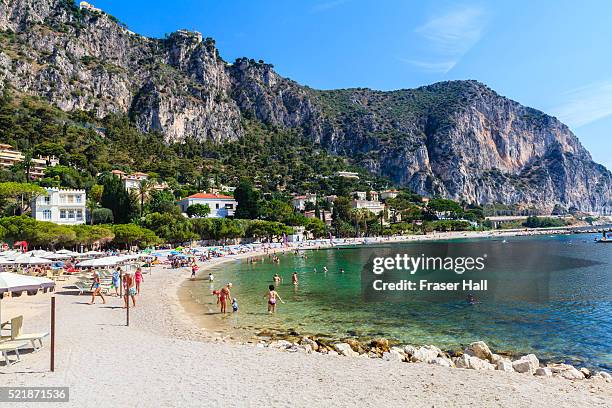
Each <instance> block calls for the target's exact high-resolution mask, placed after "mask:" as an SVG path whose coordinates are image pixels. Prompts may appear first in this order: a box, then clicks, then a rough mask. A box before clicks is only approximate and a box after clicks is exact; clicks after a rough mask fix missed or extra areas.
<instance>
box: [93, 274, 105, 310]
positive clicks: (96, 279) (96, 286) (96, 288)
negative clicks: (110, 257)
mask: <svg viewBox="0 0 612 408" xmlns="http://www.w3.org/2000/svg"><path fill="white" fill-rule="evenodd" d="M89 290H91V302H89V304H90V305H93V304H94V303H96V295H97V296H100V297H101V298H102V303H106V299H104V295H102V288H101V287H100V275H98V272H95V271H94V273H93V282H92V283H91V288H89Z"/></svg>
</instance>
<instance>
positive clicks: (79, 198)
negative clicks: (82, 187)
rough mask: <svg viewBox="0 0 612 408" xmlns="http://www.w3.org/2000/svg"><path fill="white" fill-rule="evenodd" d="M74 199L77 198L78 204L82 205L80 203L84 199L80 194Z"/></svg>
mask: <svg viewBox="0 0 612 408" xmlns="http://www.w3.org/2000/svg"><path fill="white" fill-rule="evenodd" d="M74 197H75V198H76V202H77V203H80V202H81V200H82V199H83V198H82V197H81V195H80V194H77V195H76V196H74Z"/></svg>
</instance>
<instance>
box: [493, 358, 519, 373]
mask: <svg viewBox="0 0 612 408" xmlns="http://www.w3.org/2000/svg"><path fill="white" fill-rule="evenodd" d="M495 368H496V369H497V370H498V371H506V372H512V371H514V368H512V362H511V361H510V360H507V359H502V360H499V361H498V362H497V364H496V365H495Z"/></svg>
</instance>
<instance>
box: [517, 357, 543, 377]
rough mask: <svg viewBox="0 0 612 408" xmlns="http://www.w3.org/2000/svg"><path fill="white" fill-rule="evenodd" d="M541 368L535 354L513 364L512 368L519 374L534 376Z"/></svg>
mask: <svg viewBox="0 0 612 408" xmlns="http://www.w3.org/2000/svg"><path fill="white" fill-rule="evenodd" d="M539 366H540V361H539V360H538V358H537V357H536V356H535V355H534V354H527V355H526V356H523V357H521V358H519V359H518V360H516V361H513V362H512V368H513V369H514V371H516V372H517V373H528V374H533V373H535V371H536V370H537V369H538V367H539Z"/></svg>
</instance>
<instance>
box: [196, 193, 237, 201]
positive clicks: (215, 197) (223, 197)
mask: <svg viewBox="0 0 612 408" xmlns="http://www.w3.org/2000/svg"><path fill="white" fill-rule="evenodd" d="M186 198H204V199H210V200H233V199H234V197H232V196H226V195H219V194H208V193H196V194H192V195H190V196H189V197H186Z"/></svg>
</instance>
